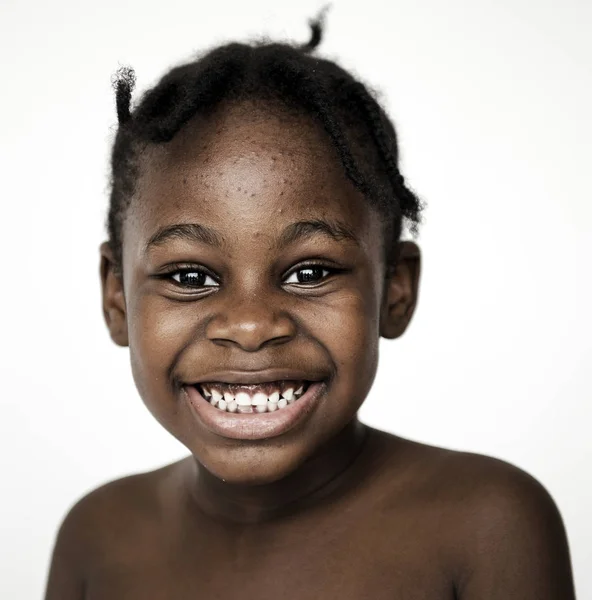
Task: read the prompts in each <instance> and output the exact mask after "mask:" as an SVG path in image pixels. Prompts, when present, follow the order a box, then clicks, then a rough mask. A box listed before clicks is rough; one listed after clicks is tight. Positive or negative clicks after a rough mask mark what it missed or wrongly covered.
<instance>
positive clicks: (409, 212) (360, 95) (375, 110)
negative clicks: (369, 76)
mask: <svg viewBox="0 0 592 600" xmlns="http://www.w3.org/2000/svg"><path fill="white" fill-rule="evenodd" d="M351 93H352V99H353V100H354V101H355V102H357V104H358V105H359V107H360V109H361V113H362V115H363V117H364V118H365V119H366V121H367V123H368V126H369V127H368V129H369V131H370V132H371V134H372V137H373V139H374V141H375V143H376V146H377V148H378V150H379V152H380V156H381V158H382V160H383V161H384V163H385V165H386V170H387V174H388V178H389V181H390V184H391V186H392V189H393V193H394V195H395V197H396V198H397V199H398V201H399V208H400V211H401V215H402V216H403V217H405V218H407V219H409V220H410V221H411V230H412V232H414V233H416V232H417V226H418V223H419V211H420V210H421V208H422V206H421V203H420V202H419V199H418V198H417V197H416V196H415V194H413V192H412V191H411V190H409V188H408V187H407V186H406V185H405V178H404V177H403V175H401V172H400V171H399V167H398V148H397V147H396V140H395V139H393V137H392V136H391V137H387V135H386V132H385V124H384V118H383V115H382V111H381V109H380V107H379V106H378V104H377V102H376V101H375V100H374V98H372V96H371V95H370V94H369V93H368V90H367V89H366V87H365V86H364V85H363V84H362V83H360V82H357V81H356V82H354V83H353V85H352V86H351ZM393 142H395V144H393ZM393 146H394V147H393Z"/></svg>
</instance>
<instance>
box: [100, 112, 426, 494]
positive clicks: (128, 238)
mask: <svg viewBox="0 0 592 600" xmlns="http://www.w3.org/2000/svg"><path fill="white" fill-rule="evenodd" d="M382 231H383V229H382V225H381V219H380V216H379V215H378V214H377V213H376V211H374V210H373V209H371V208H370V207H369V205H368V203H367V202H366V201H365V200H364V198H363V197H362V196H361V194H360V193H359V192H358V191H357V190H356V189H355V188H354V186H353V185H352V184H351V183H350V181H349V180H348V179H347V177H346V175H345V173H344V172H343V168H342V166H341V164H340V162H339V159H338V157H337V153H336V151H335V150H334V149H333V147H332V146H331V144H330V142H329V141H328V140H327V138H326V137H325V134H324V133H323V132H322V130H320V129H319V128H318V125H316V124H315V123H314V122H313V121H312V120H310V119H308V118H306V117H297V116H287V115H279V114H275V113H272V112H270V111H264V110H261V109H257V108H256V107H254V106H250V105H245V104H243V105H240V106H234V107H226V108H224V109H220V110H218V112H217V113H216V114H215V115H213V116H210V117H209V118H208V119H207V120H205V119H203V118H201V117H196V118H195V119H194V120H193V121H192V122H191V123H189V124H188V125H186V126H185V128H184V129H183V130H182V131H181V132H180V133H179V134H178V135H177V136H176V137H175V138H174V139H173V141H172V142H171V143H169V144H167V145H161V146H157V147H154V148H152V149H151V150H150V151H149V153H148V154H147V155H146V156H145V157H144V158H143V162H142V173H141V176H140V179H139V182H138V187H137V191H136V194H135V196H134V199H133V202H132V205H131V207H130V209H129V210H128V214H127V216H126V220H125V224H124V229H123V240H124V245H123V261H122V262H123V264H122V267H123V277H122V278H120V277H119V276H118V275H117V274H116V271H115V269H114V268H113V263H112V255H111V253H110V251H109V248H108V246H107V245H106V244H104V245H103V246H102V253H103V263H102V274H103V293H104V311H105V317H106V319H107V323H108V325H109V328H110V330H111V335H112V337H113V339H114V340H115V341H116V342H117V343H119V344H121V345H129V348H130V357H131V364H132V371H133V376H134V380H135V383H136V385H137V388H138V390H139V393H140V395H141V397H142V399H143V401H144V402H145V404H146V406H147V407H148V409H149V410H150V411H151V412H152V414H153V415H154V417H155V418H156V419H157V420H158V421H159V422H160V423H161V424H162V425H163V427H165V428H166V429H167V430H168V431H169V432H170V433H171V434H172V435H174V436H175V437H176V438H177V439H178V440H180V441H181V442H182V443H183V444H184V445H185V446H186V447H187V448H188V449H189V450H190V451H191V452H192V454H193V455H194V456H195V457H196V458H197V460H198V461H199V462H200V463H201V464H202V465H204V466H205V467H206V468H207V469H208V470H209V471H210V472H211V473H213V474H214V475H216V476H217V477H219V478H221V479H225V480H226V481H231V482H237V483H239V482H240V483H253V484H261V483H269V482H272V481H276V480H278V479H281V478H282V477H284V476H286V475H287V474H289V473H291V472H292V471H294V470H295V469H297V468H298V466H299V465H301V464H302V463H303V462H305V461H306V460H307V459H308V458H310V457H311V456H312V455H314V453H315V451H316V450H317V449H318V448H320V447H321V446H322V445H323V444H324V443H326V442H327V441H329V440H330V439H331V438H332V437H333V436H335V435H336V434H337V433H338V432H339V431H341V430H342V429H343V428H344V427H345V426H346V425H347V424H348V423H349V422H351V421H352V419H354V418H355V416H356V413H357V411H358V409H359V407H360V405H361V404H362V402H363V401H364V399H365V398H366V395H367V394H368V391H369V390H370V387H371V385H372V382H373V379H374V376H375V373H376V368H377V363H378V342H379V336H380V334H381V333H382V334H383V335H385V336H386V337H395V336H396V335H399V334H400V333H402V330H403V329H404V327H405V325H406V323H407V321H408V320H409V318H410V314H411V312H412V310H413V305H414V299H415V292H416V278H417V269H416V271H415V273H414V272H413V268H412V267H409V265H411V264H412V262H413V261H409V260H407V258H408V256H407V255H409V254H414V252H411V253H409V249H410V248H414V247H413V246H407V247H403V252H402V261H401V265H400V267H399V268H398V269H397V271H396V273H394V274H393V275H392V277H390V278H388V279H385V265H384V262H383V255H384V240H383V235H382ZM416 262H417V261H416ZM290 381H295V382H296V383H295V385H294V387H295V388H296V387H298V386H299V385H300V384H301V383H304V388H303V391H304V395H302V396H301V397H299V398H298V399H297V400H295V401H294V400H293V401H292V402H291V403H289V404H287V405H286V406H282V407H281V408H279V409H276V410H274V411H273V412H266V413H256V412H253V413H243V412H238V411H237V412H234V413H230V412H228V409H227V410H226V411H221V410H220V409H219V408H218V407H214V406H213V405H212V404H211V403H209V402H208V400H211V398H209V397H208V395H207V394H208V393H211V394H213V393H214V392H213V390H214V389H215V387H216V386H215V385H213V386H211V385H209V384H211V383H216V382H217V383H218V384H219V385H218V387H219V390H218V391H217V392H216V393H218V392H219V393H222V394H223V393H225V392H228V393H230V394H231V397H232V396H235V397H237V400H238V392H239V391H243V392H244V391H247V392H248V391H249V389H250V390H251V391H252V392H253V393H254V392H257V391H259V392H260V393H263V394H266V395H267V396H268V397H269V400H271V395H272V394H273V392H274V391H276V390H277V389H278V386H280V387H279V391H280V393H281V386H282V385H283V386H284V389H285V388H286V386H287V385H289V382H290ZM274 382H275V383H274ZM282 382H283V383H282ZM224 384H226V387H224ZM229 384H233V386H234V387H233V386H231V385H229ZM241 384H244V386H242V385H241ZM247 384H249V385H250V386H251V388H247V387H245V386H246V385H247ZM257 384H261V385H259V386H258V385H257ZM253 386H255V387H253ZM251 395H252V394H251ZM231 401H232V400H228V402H231ZM299 403H300V405H299ZM284 404H285V403H284ZM266 406H269V404H267V405H266ZM280 406H281V405H280ZM245 410H246V409H245ZM253 410H255V408H253ZM218 413H220V414H218ZM288 413H289V414H288ZM220 415H223V417H224V419H223V422H222V421H220V419H222V417H220ZM280 415H283V416H280ZM219 417H220V418H219Z"/></svg>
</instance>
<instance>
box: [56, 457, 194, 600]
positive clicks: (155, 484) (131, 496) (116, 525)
mask: <svg viewBox="0 0 592 600" xmlns="http://www.w3.org/2000/svg"><path fill="white" fill-rule="evenodd" d="M184 461H185V459H184V460H182V461H178V462H175V463H172V464H170V465H166V466H164V467H161V468H159V469H155V470H153V471H147V472H143V473H137V474H133V475H128V476H126V477H122V478H120V479H116V480H113V481H110V482H107V483H105V484H103V485H101V486H99V487H97V488H96V489H94V490H92V491H91V492H89V493H87V494H85V495H84V496H82V497H81V498H79V499H78V500H77V501H75V502H74V504H73V505H72V506H71V507H70V508H69V510H68V511H67V513H66V515H65V516H64V518H63V519H62V521H61V523H60V525H59V528H58V532H57V535H56V538H55V542H54V547H53V552H52V556H51V564H50V569H49V574H48V577H47V583H46V596H45V598H46V600H53V599H57V598H59V599H60V600H75V599H76V600H78V599H81V598H83V596H84V587H85V582H86V581H88V578H89V577H91V576H92V573H93V571H96V570H97V569H100V568H101V563H102V561H105V560H106V558H107V557H113V558H114V559H119V558H120V557H121V556H137V555H138V549H141V548H142V547H143V546H142V543H143V541H145V542H147V543H152V542H153V541H154V537H155V536H157V535H158V531H157V529H156V527H155V526H154V524H157V523H162V521H163V519H164V518H165V517H166V512H167V510H169V507H170V496H171V493H172V490H173V488H174V480H175V478H176V477H177V474H178V472H179V469H180V467H181V464H182V463H183V462H184ZM128 546H129V547H131V546H133V548H134V549H135V552H130V553H128V552H127V549H128ZM144 547H145V546H144Z"/></svg>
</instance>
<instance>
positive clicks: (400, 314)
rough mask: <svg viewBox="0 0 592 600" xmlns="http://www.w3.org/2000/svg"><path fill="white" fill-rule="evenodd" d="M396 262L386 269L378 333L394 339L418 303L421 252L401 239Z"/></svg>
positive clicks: (407, 321) (406, 323)
mask: <svg viewBox="0 0 592 600" xmlns="http://www.w3.org/2000/svg"><path fill="white" fill-rule="evenodd" d="M396 254H397V258H396V263H395V264H394V265H390V266H389V268H388V270H387V276H386V281H385V285H384V292H383V297H382V306H381V311H380V335H381V336H382V337H384V338H388V339H394V338H397V337H399V336H401V335H403V333H404V332H405V330H406V329H407V325H409V321H411V317H412V316H413V312H414V310H415V305H416V304H417V296H418V291H419V274H420V270H421V252H420V250H419V247H418V246H417V244H415V243H414V242H400V243H399V249H398V252H397V253H396Z"/></svg>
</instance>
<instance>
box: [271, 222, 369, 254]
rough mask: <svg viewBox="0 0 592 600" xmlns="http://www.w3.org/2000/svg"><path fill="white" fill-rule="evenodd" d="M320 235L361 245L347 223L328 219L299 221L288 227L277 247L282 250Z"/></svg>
mask: <svg viewBox="0 0 592 600" xmlns="http://www.w3.org/2000/svg"><path fill="white" fill-rule="evenodd" d="M318 234H322V235H325V236H329V237H331V238H333V239H334V240H336V241H338V242H340V241H342V240H349V241H351V242H354V243H355V244H357V245H358V246H359V245H360V240H359V239H358V236H357V235H356V234H355V233H354V232H353V231H352V230H351V229H350V228H349V227H348V226H347V225H346V224H345V223H342V222H341V221H337V220H332V221H329V220H326V219H311V220H309V221H298V222H297V223H292V224H291V225H288V227H286V229H284V231H283V233H282V235H281V236H280V239H279V240H278V243H277V245H278V247H280V248H281V247H284V246H287V245H289V244H292V243H293V242H295V241H296V240H300V239H307V238H311V237H314V236H315V235H318Z"/></svg>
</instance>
